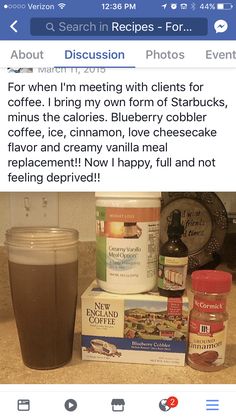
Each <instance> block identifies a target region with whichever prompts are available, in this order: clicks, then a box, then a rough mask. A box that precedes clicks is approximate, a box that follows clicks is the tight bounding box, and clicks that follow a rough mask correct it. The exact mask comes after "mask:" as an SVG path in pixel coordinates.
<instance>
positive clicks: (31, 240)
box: [5, 227, 79, 249]
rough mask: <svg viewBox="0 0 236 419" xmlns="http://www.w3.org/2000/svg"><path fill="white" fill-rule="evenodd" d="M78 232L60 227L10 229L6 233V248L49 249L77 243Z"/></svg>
mask: <svg viewBox="0 0 236 419" xmlns="http://www.w3.org/2000/svg"><path fill="white" fill-rule="evenodd" d="M78 237H79V234H78V231H77V230H75V229H72V228H60V227H12V228H10V229H9V230H7V231H6V242H5V244H6V245H7V246H16V247H23V248H25V247H27V248H36V249H37V248H40V249H43V248H45V249H49V248H50V249H51V248H56V249H57V248H61V247H67V246H72V245H75V244H77V243H78Z"/></svg>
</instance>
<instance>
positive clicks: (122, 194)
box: [95, 192, 161, 199]
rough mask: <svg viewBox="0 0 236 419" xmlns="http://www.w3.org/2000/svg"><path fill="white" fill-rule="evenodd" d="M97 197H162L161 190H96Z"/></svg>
mask: <svg viewBox="0 0 236 419" xmlns="http://www.w3.org/2000/svg"><path fill="white" fill-rule="evenodd" d="M95 197H96V198H121V199H122V198H124V199H129V198H131V199H135V198H141V199H142V198H143V199H146V198H147V199H158V198H161V192H96V193H95Z"/></svg>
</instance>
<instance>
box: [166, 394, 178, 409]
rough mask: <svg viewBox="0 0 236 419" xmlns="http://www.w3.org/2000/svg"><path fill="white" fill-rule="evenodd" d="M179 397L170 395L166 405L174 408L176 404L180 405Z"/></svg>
mask: <svg viewBox="0 0 236 419" xmlns="http://www.w3.org/2000/svg"><path fill="white" fill-rule="evenodd" d="M178 403H179V402H178V399H177V397H175V396H171V397H168V399H167V401H166V405H167V406H168V407H169V408H170V409H172V408H173V407H176V406H178Z"/></svg>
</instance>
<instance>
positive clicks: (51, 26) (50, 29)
mask: <svg viewBox="0 0 236 419" xmlns="http://www.w3.org/2000/svg"><path fill="white" fill-rule="evenodd" d="M46 29H47V31H52V32H55V28H54V25H53V23H51V22H48V23H46Z"/></svg>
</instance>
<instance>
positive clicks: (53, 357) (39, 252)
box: [6, 227, 78, 369]
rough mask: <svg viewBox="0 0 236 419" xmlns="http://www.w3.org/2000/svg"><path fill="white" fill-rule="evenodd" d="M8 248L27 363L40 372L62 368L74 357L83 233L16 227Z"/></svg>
mask: <svg viewBox="0 0 236 419" xmlns="http://www.w3.org/2000/svg"><path fill="white" fill-rule="evenodd" d="M6 246H7V249H8V260H9V274H10V284H11V293H12V301H13V308H14V313H15V319H16V324H17V329H18V335H19V340H20V346H21V353H22V358H23V361H24V363H25V365H27V366H28V367H30V368H35V369H51V368H57V367H60V366H62V365H64V364H66V363H67V362H68V361H70V359H71V356H72V347H73V336H74V322H75V312H76V300H77V288H78V287H77V283H78V232H77V231H76V230H73V229H63V228H46V227H45V228H32V227H29V228H20V227H19V228H18V227H14V228H11V229H10V230H8V231H7V232H6Z"/></svg>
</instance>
